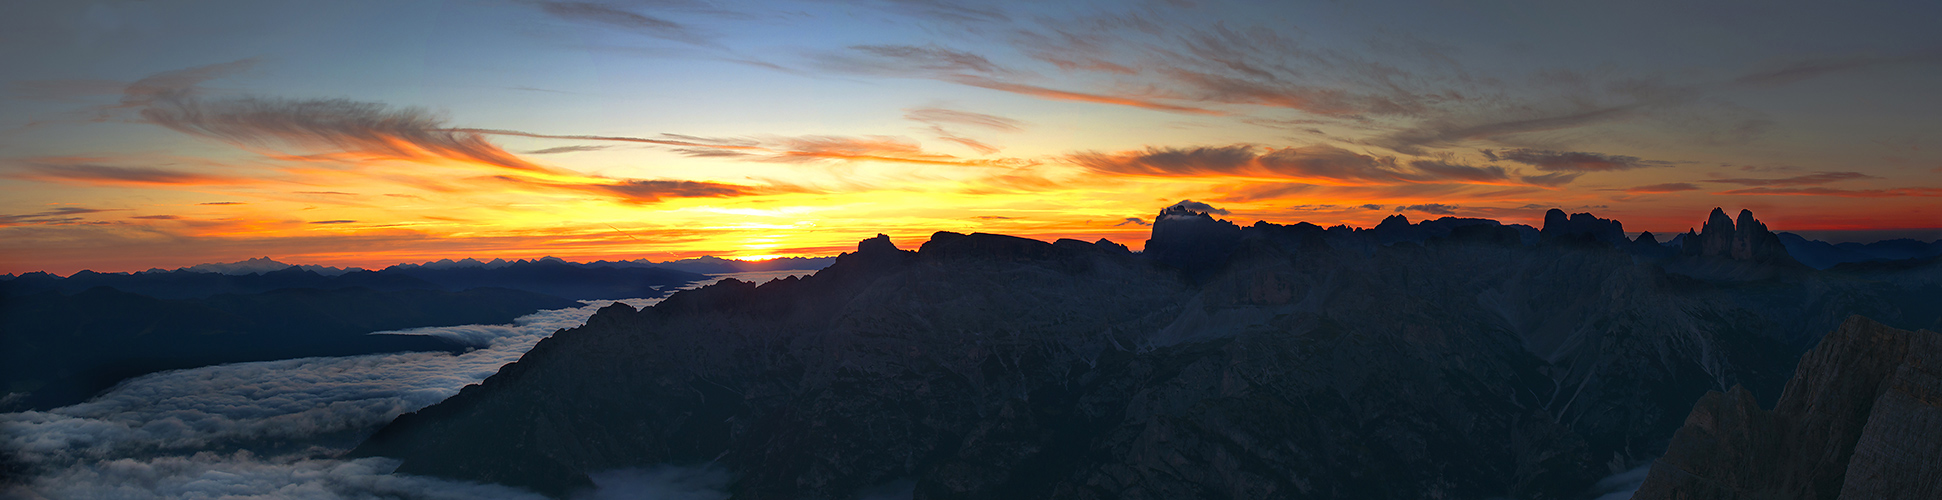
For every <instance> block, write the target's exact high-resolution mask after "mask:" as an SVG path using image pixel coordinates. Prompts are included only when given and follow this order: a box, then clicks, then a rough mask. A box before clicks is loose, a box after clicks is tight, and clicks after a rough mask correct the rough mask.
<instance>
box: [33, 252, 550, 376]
mask: <svg viewBox="0 0 1942 500" xmlns="http://www.w3.org/2000/svg"><path fill="white" fill-rule="evenodd" d="M279 272H283V271H279ZM296 272H306V273H307V272H308V271H296ZM194 274H208V273H194ZM272 274H275V273H272ZM210 275H212V276H221V275H215V274H210ZM578 305H579V303H578V302H574V301H571V300H566V299H562V298H558V297H553V296H548V295H541V294H536V293H532V292H524V291H517V290H507V289H499V288H479V289H473V290H468V291H465V292H445V291H433V290H404V291H376V290H371V289H367V288H343V289H335V290H317V289H283V290H277V291H273V292H265V293H257V294H247V295H242V294H224V295H217V296H213V297H206V298H200V299H178V300H164V299H156V298H151V297H147V296H143V295H137V294H133V293H128V292H123V291H119V290H115V289H113V288H108V287H97V288H92V289H89V290H86V291H83V292H81V293H77V294H73V295H65V294H61V293H57V292H52V291H46V292H40V293H34V294H28V295H15V296H10V297H6V298H5V300H4V302H0V332H4V334H3V335H0V381H4V382H5V384H4V385H5V387H4V389H5V391H6V392H8V393H27V394H28V395H27V396H26V397H25V398H24V399H23V400H19V401H16V402H15V403H14V405H15V406H17V407H24V408H37V409H44V408H50V407H55V406H65V405H69V404H74V403H78V402H81V401H82V400H84V399H86V398H87V397H88V396H90V395H93V394H94V393H96V392H99V391H101V390H102V389H106V388H108V387H110V386H113V385H114V384H115V383H116V382H118V381H120V380H122V379H125V378H128V377H132V376H136V375H141V374H145V373H151V372H156V371H161V370H168V369H176V368H189V367H196V366H207V365H214V364H221V363H234V362H241V361H262V360H272V359H288V358H300V357H310V356H346V355H353V354H368V353H377V352H396V351H427V350H455V349H464V348H466V347H467V346H462V345H456V344H453V343H452V342H450V341H446V340H442V339H439V338H434V337H425V336H406V335H366V334H368V333H371V332H375V331H381V330H395V329H401V328H414V327H424V326H449V325H464V324H475V323H476V324H500V323H509V322H511V321H512V320H513V318H517V317H519V316H523V315H526V314H530V313H532V312H534V311H538V310H541V309H557V308H562V307H575V306H578Z"/></svg>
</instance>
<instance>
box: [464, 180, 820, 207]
mask: <svg viewBox="0 0 1942 500" xmlns="http://www.w3.org/2000/svg"><path fill="white" fill-rule="evenodd" d="M492 179H495V180H498V181H501V182H505V183H507V184H510V185H512V186H516V187H523V188H530V189H539V190H545V191H563V192H577V193H586V194H594V195H600V196H606V197H615V198H617V199H618V201H621V202H623V203H634V204H640V203H656V202H660V201H661V200H664V199H667V198H730V197H738V196H754V195H759V194H774V193H783V192H802V191H804V190H803V189H802V188H797V187H793V186H744V185H737V184H723V183H717V182H705V181H686V180H666V179H662V180H640V179H599V178H589V179H587V180H585V181H581V182H564V181H553V180H543V179H536V178H532V177H524V176H512V175H499V176H493V177H492Z"/></svg>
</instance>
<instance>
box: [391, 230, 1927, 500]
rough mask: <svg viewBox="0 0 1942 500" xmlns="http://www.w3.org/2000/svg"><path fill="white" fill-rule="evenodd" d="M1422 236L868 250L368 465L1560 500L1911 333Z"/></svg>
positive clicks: (1624, 258) (500, 474)
mask: <svg viewBox="0 0 1942 500" xmlns="http://www.w3.org/2000/svg"><path fill="white" fill-rule="evenodd" d="M1170 216H1171V217H1172V218H1168V217H1170ZM1175 223H1179V224H1185V225H1181V226H1176V225H1174V224H1175ZM1399 223H1400V224H1407V222H1406V221H1399ZM1410 226H1412V227H1409V228H1402V227H1397V228H1395V229H1396V230H1397V231H1398V234H1400V233H1401V232H1403V231H1404V230H1407V231H1409V232H1422V233H1423V234H1433V233H1432V229H1434V228H1441V230H1440V231H1438V232H1441V233H1442V235H1441V236H1436V237H1426V239H1422V240H1415V241H1410V240H1402V241H1395V242H1390V243H1389V244H1384V243H1383V241H1382V238H1383V234H1387V233H1382V234H1378V232H1377V231H1373V230H1352V229H1349V228H1345V227H1344V228H1330V229H1322V228H1320V227H1316V226H1314V225H1308V224H1298V225H1293V226H1281V225H1274V224H1266V223H1257V224H1255V225H1252V226H1248V227H1239V226H1235V225H1232V224H1229V223H1226V221H1220V220H1217V219H1213V218H1212V217H1209V216H1207V215H1206V214H1202V213H1193V212H1185V213H1172V214H1162V217H1161V218H1160V220H1158V221H1156V224H1155V234H1154V240H1153V241H1151V242H1149V244H1148V251H1147V253H1146V254H1145V255H1141V254H1133V253H1130V252H1126V251H1125V249H1124V248H1123V247H1119V246H1117V245H1112V244H1110V242H1100V243H1085V242H1080V241H1072V240H1060V241H1058V242H1054V243H1044V242H1039V241H1034V240H1028V239H1023V238H1014V237H1009V236H1000V235H988V234H971V235H963V234H955V233H938V234H937V235H935V236H933V237H932V239H931V240H930V241H929V242H927V243H925V244H924V245H923V246H922V248H921V249H920V250H919V251H915V252H913V251H907V250H901V249H898V248H896V247H895V246H893V245H891V244H890V242H889V240H888V238H875V239H871V240H866V241H864V242H863V243H861V244H859V245H858V248H857V251H856V252H852V253H848V254H844V255H843V256H841V257H839V258H838V259H837V261H836V263H835V264H833V265H832V266H830V267H829V268H827V269H825V270H823V271H821V272H819V273H817V274H816V275H814V276H811V277H808V278H801V279H794V278H792V279H785V280H777V281H772V282H769V283H765V284H761V285H759V286H758V285H756V284H752V283H741V282H734V281H726V282H723V283H721V284H717V285H714V286H710V287H706V288H702V289H698V290H693V291H688V292H682V293H678V294H675V295H673V296H672V297H670V298H669V299H668V300H667V301H665V302H663V303H661V304H659V305H657V306H654V307H651V308H648V309H643V310H640V311H635V310H633V309H631V308H628V307H625V306H614V307H610V308H608V309H604V310H602V311H601V312H600V313H599V314H597V315H595V316H594V317H593V318H592V319H591V320H590V321H589V322H588V324H587V325H586V326H584V327H581V328H577V329H573V330H566V331H562V332H560V333H559V334H557V335H555V336H553V337H552V338H549V339H547V340H545V341H543V342H541V343H540V344H539V345H538V346H537V347H535V348H534V349H533V350H532V351H531V352H529V353H528V354H527V355H526V356H525V357H524V358H522V359H521V360H520V361H519V362H517V363H514V364H511V365H508V366H506V367H505V368H504V369H502V370H501V371H500V372H499V373H498V374H497V375H494V376H493V377H491V378H489V379H487V380H486V381H485V382H484V383H482V384H480V385H477V386H472V387H468V388H466V389H465V390H464V391H462V392H461V393H460V394H458V395H457V396H454V397H452V398H451V399H448V400H446V401H445V402H442V403H440V404H438V405H434V406H432V407H429V408H426V409H424V410H422V411H419V412H417V413H414V414H408V415H405V416H401V417H399V418H398V420H397V421H395V422H393V423H392V424H391V425H389V426H387V427H386V428H385V429H383V430H382V431H380V432H379V433H378V434H377V435H376V436H373V437H372V438H371V439H370V440H369V441H367V442H366V443H365V444H364V445H362V446H360V447H359V449H358V450H357V454H360V455H383V456H392V457H398V458H401V459H403V463H402V465H401V466H400V468H399V471H400V472H404V473H413V474H431V475H438V476H444V477H453V478H463V479H469V480H479V481H492V482H500V483H505V484H512V485H518V486H524V487H529V488H533V489H536V490H538V491H542V492H546V493H549V494H553V495H565V494H567V493H569V492H571V491H573V490H574V489H576V488H582V487H585V486H587V485H589V484H590V483H589V476H588V473H589V472H594V471H601V470H607V469H615V468H623V467H638V466H649V465H655V464H669V463H672V464H700V463H710V464H715V465H718V466H722V467H725V468H727V469H728V470H729V471H730V472H731V473H732V474H733V475H734V478H735V479H734V481H733V482H732V484H731V485H730V489H731V492H732V493H733V494H735V495H736V496H737V497H738V498H847V497H850V496H852V495H854V494H855V493H856V492H858V491H861V490H864V489H867V488H871V487H873V486H876V485H881V484H885V483H892V482H898V481H909V482H911V483H913V484H914V485H915V486H914V488H915V492H914V495H915V497H916V498H1130V499H1143V498H1155V499H1158V498H1216V497H1233V498H1484V497H1493V496H1507V497H1512V498H1568V497H1570V496H1571V495H1575V494H1577V493H1579V492H1582V491H1584V488H1585V487H1586V486H1588V485H1590V484H1591V483H1592V482H1594V481H1596V480H1597V479H1599V478H1601V477H1605V476H1608V475H1611V474H1613V473H1615V472H1619V471H1624V470H1628V469H1631V468H1633V467H1636V466H1638V465H1640V464H1643V463H1646V461H1648V460H1650V459H1651V458H1654V457H1657V456H1659V455H1660V453H1661V452H1662V451H1663V450H1664V449H1665V447H1666V442H1667V439H1668V438H1669V437H1670V436H1671V435H1672V431H1673V430H1674V429H1676V428H1678V427H1679V425H1680V423H1681V421H1682V420H1681V419H1682V417H1684V416H1685V414H1686V413H1687V411H1688V410H1689V409H1690V408H1691V407H1692V402H1693V401H1694V400H1696V399H1698V398H1699V397H1700V395H1702V394H1704V393H1705V392H1706V391H1707V390H1709V389H1712V390H1716V389H1723V388H1726V387H1732V386H1734V385H1742V386H1745V387H1749V388H1751V391H1752V393H1753V394H1754V395H1755V396H1757V397H1758V398H1761V399H1762V400H1763V401H1771V400H1773V399H1774V398H1776V397H1778V395H1779V392H1780V388H1781V386H1782V383H1783V382H1784V381H1785V380H1786V379H1787V377H1788V376H1790V375H1791V373H1792V371H1791V368H1792V366H1793V365H1794V363H1795V359H1796V356H1797V355H1798V353H1799V352H1801V351H1802V350H1804V349H1805V347H1804V345H1803V346H1802V347H1799V348H1796V347H1793V346H1795V345H1796V343H1795V342H1794V341H1793V340H1791V339H1796V338H1801V337H1807V336H1815V335H1818V334H1815V333H1807V332H1812V331H1820V332H1824V331H1826V330H1827V329H1831V328H1832V327H1833V326H1834V324H1835V322H1836V321H1838V319H1829V318H1842V317H1845V315H1846V314H1847V313H1846V312H1839V313H1836V312H1830V311H1831V310H1837V309H1838V310H1841V311H1849V310H1855V309H1864V310H1867V311H1873V312H1878V313H1881V314H1884V315H1886V316H1884V317H1894V318H1899V317H1900V316H1898V314H1900V313H1899V312H1897V311H1895V310H1888V309H1881V308H1879V307H1876V306H1874V304H1879V303H1882V299H1881V296H1883V295H1888V294H1893V293H1899V292H1898V291H1896V290H1899V289H1896V290H1885V289H1879V288H1875V287H1878V286H1881V285H1879V284H1878V282H1873V281H1863V280H1820V279H1819V278H1812V277H1809V278H1802V279H1806V280H1809V282H1796V283H1784V282H1760V283H1752V284H1746V283H1733V282H1723V283H1714V282H1703V281H1696V280H1694V279H1691V278H1687V277H1682V276H1677V275H1669V274H1667V273H1665V272H1663V271H1662V270H1661V269H1660V268H1659V267H1656V266H1655V265H1653V264H1651V263H1649V262H1641V261H1639V260H1638V259H1636V258H1635V257H1634V256H1633V255H1632V254H1630V253H1627V252H1626V251H1624V250H1623V249H1620V248H1616V247H1613V246H1609V245H1585V244H1553V243H1547V242H1536V243H1535V244H1528V243H1527V240H1526V238H1525V234H1524V231H1523V230H1522V229H1520V228H1518V227H1511V226H1503V225H1497V224H1492V223H1479V224H1469V223H1463V224H1457V223H1451V224H1447V225H1445V226H1434V227H1432V228H1425V227H1420V226H1421V225H1410ZM1176 228H1180V229H1185V231H1182V232H1176V231H1174V229H1176ZM1200 233H1205V235H1201V234H1200ZM1197 235H1201V236H1206V237H1207V238H1209V239H1207V240H1204V241H1202V240H1197V239H1195V238H1196V237H1198V236H1197ZM1197 244H1205V245H1209V247H1208V248H1201V247H1197V246H1196V245H1197ZM1814 280H1819V281H1814ZM1871 307H1875V309H1869V308H1871Z"/></svg>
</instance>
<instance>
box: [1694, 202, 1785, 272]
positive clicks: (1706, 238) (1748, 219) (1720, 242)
mask: <svg viewBox="0 0 1942 500" xmlns="http://www.w3.org/2000/svg"><path fill="white" fill-rule="evenodd" d="M1683 245H1684V254H1686V255H1692V256H1698V257H1707V258H1715V259H1730V260H1738V261H1748V262H1759V263H1766V264H1792V265H1796V266H1797V265H1799V262H1796V261H1795V260H1794V258H1793V257H1790V256H1788V255H1787V247H1786V246H1785V245H1783V244H1781V242H1780V237H1779V236H1777V235H1775V234H1773V232H1772V231H1768V230H1767V225H1766V224H1762V223H1760V221H1759V220H1758V219H1754V218H1753V211H1752V210H1740V217H1739V221H1738V222H1737V223H1736V222H1735V221H1734V219H1732V218H1728V217H1727V216H1726V211H1725V210H1721V209H1718V208H1714V209H1713V213H1712V214H1711V215H1709V216H1708V217H1707V218H1706V225H1705V226H1702V227H1701V229H1700V232H1697V233H1693V232H1687V233H1686V237H1685V239H1684V240H1683Z"/></svg>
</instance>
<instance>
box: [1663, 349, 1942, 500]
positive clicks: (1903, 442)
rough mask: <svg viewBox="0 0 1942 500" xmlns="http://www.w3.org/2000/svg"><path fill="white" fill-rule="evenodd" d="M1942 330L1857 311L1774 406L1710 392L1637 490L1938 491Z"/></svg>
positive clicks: (1941, 493) (1750, 493) (1727, 493)
mask: <svg viewBox="0 0 1942 500" xmlns="http://www.w3.org/2000/svg"><path fill="white" fill-rule="evenodd" d="M1938 377H1942V334H1937V333H1935V332H1931V331H1928V330H1919V331H1913V332H1911V331H1907V330H1898V329H1895V328H1890V327H1888V326H1885V325H1882V324H1880V323H1876V322H1874V321H1872V320H1868V319H1866V318H1862V317H1859V316H1857V317H1854V318H1853V319H1850V320H1848V322H1847V323H1845V324H1843V325H1841V328H1840V329H1838V330H1835V331H1834V333H1831V334H1829V335H1828V336H1827V337H1826V338H1825V339H1823V340H1822V341H1821V344H1820V346H1818V347H1815V348H1814V349H1813V350H1812V351H1808V353H1807V354H1806V355H1805V356H1802V357H1801V361H1800V369H1799V371H1798V372H1796V373H1795V374H1794V378H1793V380H1792V381H1789V382H1788V383H1787V389H1786V392H1785V393H1784V395H1782V396H1781V398H1780V402H1779V404H1778V405H1777V406H1776V407H1775V408H1774V409H1772V410H1764V409H1761V408H1760V406H1759V405H1758V404H1757V403H1755V402H1754V400H1753V397H1752V396H1751V395H1749V394H1747V392H1746V391H1745V390H1743V389H1740V388H1738V387H1736V388H1734V390H1733V391H1731V392H1728V393H1719V392H1709V393H1707V394H1706V396H1705V397H1704V398H1702V399H1700V401H1699V404H1698V405H1697V406H1695V407H1694V408H1693V411H1692V414H1691V415H1690V416H1688V417H1686V424H1685V426H1683V427H1681V428H1680V429H1679V431H1678V433H1677V434H1675V435H1674V436H1673V439H1672V443H1671V447H1670V448H1669V449H1668V450H1667V452H1666V456H1665V457H1664V458H1661V459H1659V460H1658V462H1656V463H1654V464H1653V466H1652V471H1651V472H1650V473H1649V475H1647V477H1646V482H1645V484H1644V485H1643V486H1641V487H1640V489H1639V491H1638V493H1637V494H1636V495H1635V496H1634V497H1633V498H1635V499H1639V500H1655V499H1695V500H1697V499H1755V498H1758V499H1776V500H1779V499H1836V498H1842V499H1864V498H1942V378H1938Z"/></svg>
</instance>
